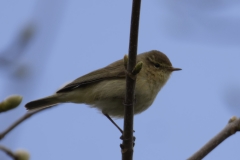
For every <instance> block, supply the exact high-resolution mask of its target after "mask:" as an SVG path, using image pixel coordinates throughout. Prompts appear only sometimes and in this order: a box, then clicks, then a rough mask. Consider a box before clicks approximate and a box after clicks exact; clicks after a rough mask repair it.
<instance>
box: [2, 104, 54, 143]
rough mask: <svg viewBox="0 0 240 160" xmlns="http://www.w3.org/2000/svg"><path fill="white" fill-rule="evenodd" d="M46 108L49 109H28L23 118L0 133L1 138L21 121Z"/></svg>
mask: <svg viewBox="0 0 240 160" xmlns="http://www.w3.org/2000/svg"><path fill="white" fill-rule="evenodd" d="M48 108H51V107H48ZM45 109H47V108H41V109H36V110H32V111H28V112H27V113H25V115H23V116H22V117H21V118H19V119H18V120H17V121H16V122H14V123H13V124H12V125H11V126H9V127H8V128H7V129H6V130H5V131H3V132H2V133H0V140H1V139H3V138H4V137H5V136H6V135H7V134H8V133H9V132H10V131H11V130H13V129H14V128H15V127H17V126H18V125H19V124H20V123H22V122H23V121H25V120H26V119H28V118H29V117H31V116H32V115H34V114H36V113H39V112H40V111H42V110H45Z"/></svg>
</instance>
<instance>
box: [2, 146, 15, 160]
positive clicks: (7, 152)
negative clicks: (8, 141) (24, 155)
mask: <svg viewBox="0 0 240 160" xmlns="http://www.w3.org/2000/svg"><path fill="white" fill-rule="evenodd" d="M0 150H2V151H3V152H5V153H6V154H7V155H9V156H10V157H11V158H12V159H15V160H16V159H17V157H16V155H15V154H14V153H13V152H12V151H11V150H10V149H8V148H6V147H4V146H0Z"/></svg>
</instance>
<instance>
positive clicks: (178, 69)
mask: <svg viewBox="0 0 240 160" xmlns="http://www.w3.org/2000/svg"><path fill="white" fill-rule="evenodd" d="M180 70H182V69H181V68H174V67H171V68H169V71H171V72H173V71H180Z"/></svg>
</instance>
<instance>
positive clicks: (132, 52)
mask: <svg viewBox="0 0 240 160" xmlns="http://www.w3.org/2000/svg"><path fill="white" fill-rule="evenodd" d="M140 6H141V0H133V3H132V18H131V29H130V41H129V53H128V64H127V72H128V74H127V75H126V94H125V102H124V103H125V104H124V105H125V108H124V130H123V143H122V144H121V148H122V159H123V160H132V157H133V114H134V113H133V107H134V106H133V103H134V98H135V92H134V89H135V84H136V82H135V79H134V78H132V77H135V75H132V71H133V69H134V67H135V65H136V57H137V45H138V28H139V27H138V26H139V17H140Z"/></svg>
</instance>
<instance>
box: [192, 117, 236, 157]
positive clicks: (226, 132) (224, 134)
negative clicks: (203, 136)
mask: <svg viewBox="0 0 240 160" xmlns="http://www.w3.org/2000/svg"><path fill="white" fill-rule="evenodd" d="M237 131H240V118H237V117H235V116H233V117H232V118H231V119H230V120H229V122H228V124H227V126H226V127H225V128H224V129H223V130H222V131H221V132H219V133H218V134H217V135H216V136H215V137H213V138H212V139H211V140H210V141H209V142H208V143H206V144H205V145H204V146H203V147H202V148H201V149H199V150H198V151H197V152H196V153H195V154H193V155H192V156H191V157H190V158H188V160H199V159H203V158H204V157H205V156H206V155H207V154H208V153H210V152H211V151H212V150H213V149H214V148H216V147H217V146H218V145H219V144H220V143H222V142H223V141H224V140H225V139H227V138H228V137H230V136H231V135H233V134H235V133H236V132H237Z"/></svg>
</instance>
